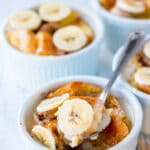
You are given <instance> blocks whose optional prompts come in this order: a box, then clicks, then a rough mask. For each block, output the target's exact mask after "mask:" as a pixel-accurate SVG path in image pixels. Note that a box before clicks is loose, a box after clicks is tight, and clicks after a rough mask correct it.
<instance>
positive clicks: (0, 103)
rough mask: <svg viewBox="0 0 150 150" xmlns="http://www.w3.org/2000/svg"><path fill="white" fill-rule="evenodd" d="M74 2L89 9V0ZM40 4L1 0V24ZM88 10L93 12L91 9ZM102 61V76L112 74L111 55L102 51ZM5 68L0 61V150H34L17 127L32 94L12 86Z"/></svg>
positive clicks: (39, 0) (37, 0) (26, 0)
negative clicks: (13, 14)
mask: <svg viewBox="0 0 150 150" xmlns="http://www.w3.org/2000/svg"><path fill="white" fill-rule="evenodd" d="M72 1H73V0H72ZM74 1H76V2H77V3H80V4H81V3H82V6H83V7H87V0H82V1H81V0H74ZM38 2H41V0H0V23H1V21H2V20H3V19H4V18H5V17H6V16H7V15H8V14H9V13H10V12H11V11H13V10H16V9H18V8H19V6H23V5H24V6H25V5H26V6H28V5H30V4H31V3H38ZM85 2H86V3H85ZM80 6H81V5H80ZM88 10H89V11H91V8H89V9H88ZM1 44H3V43H0V45H1ZM106 56H107V57H106ZM2 57H3V56H1V57H0V59H2ZM101 60H102V61H101V64H100V74H101V75H103V76H105V75H106V74H107V75H108V74H110V72H111V71H110V70H111V68H110V65H109V64H111V63H110V62H111V60H112V55H111V53H109V52H108V51H106V50H105V49H102V50H101ZM4 68H5V65H4V64H2V62H1V61H0V150H10V149H12V150H32V148H31V147H29V144H28V143H27V142H26V141H25V140H23V139H22V137H21V136H20V133H19V130H18V126H17V115H18V110H19V108H20V106H21V105H22V103H23V102H24V100H25V99H26V97H27V96H28V95H29V94H31V93H30V92H27V91H25V90H24V89H21V88H19V87H16V85H15V84H12V83H11V81H9V79H8V78H7V72H5V76H4V70H5V69H4ZM108 72H109V73H108ZM34 150H35V149H34Z"/></svg>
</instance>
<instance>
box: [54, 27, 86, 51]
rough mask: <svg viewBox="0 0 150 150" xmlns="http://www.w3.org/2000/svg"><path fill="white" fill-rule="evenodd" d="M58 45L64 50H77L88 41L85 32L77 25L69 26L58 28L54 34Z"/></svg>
mask: <svg viewBox="0 0 150 150" xmlns="http://www.w3.org/2000/svg"><path fill="white" fill-rule="evenodd" d="M53 41H54V44H55V45H56V47H58V48H59V49H60V50H62V51H68V52H71V51H76V50H79V49H81V48H82V47H84V46H85V45H86V43H87V37H86V35H85V33H84V32H83V31H82V30H81V29H80V28H79V27H77V26H73V25H72V26H67V27H64V28H61V29H59V30H57V31H56V32H55V34H54V36H53Z"/></svg>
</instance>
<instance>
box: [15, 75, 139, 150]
mask: <svg viewBox="0 0 150 150" xmlns="http://www.w3.org/2000/svg"><path fill="white" fill-rule="evenodd" d="M70 81H84V82H88V83H93V84H96V85H99V86H102V87H103V86H105V84H106V83H107V80H106V79H104V78H100V77H90V76H74V77H68V78H62V79H59V80H57V81H56V80H55V81H53V82H51V83H49V84H48V85H47V86H45V87H42V88H41V89H40V90H38V91H37V92H35V93H34V94H33V95H32V96H31V97H29V98H28V99H27V100H26V101H25V103H24V104H23V105H22V108H21V109H20V112H19V117H18V124H19V129H20V131H21V135H22V137H23V139H24V141H26V143H27V144H28V145H29V144H30V145H31V146H32V147H33V149H36V150H38V149H39V150H44V149H45V147H44V146H43V145H41V144H40V143H38V142H36V141H35V140H33V139H32V137H31V136H30V134H29V131H30V130H31V120H32V114H33V112H34V111H35V109H36V106H37V105H38V104H39V102H40V100H41V99H42V98H44V96H45V95H46V94H47V93H48V92H49V91H50V90H53V89H55V88H58V87H60V86H61V85H63V84H65V83H68V82H70ZM112 92H113V93H114V95H116V96H117V97H118V98H119V102H120V104H121V106H122V107H123V108H124V110H125V112H126V114H127V117H128V118H129V119H130V120H131V121H132V124H133V127H132V130H131V132H130V133H129V135H128V136H127V137H126V138H125V139H124V140H123V141H121V142H120V143H119V144H117V145H116V146H114V147H112V148H110V149H109V150H127V149H129V150H136V144H137V138H138V135H139V132H140V130H141V125H142V109H141V106H140V103H139V102H138V100H137V99H136V97H135V96H134V95H132V94H131V93H130V92H129V91H127V90H125V89H123V90H122V89H120V88H119V87H118V86H114V88H113V90H112Z"/></svg>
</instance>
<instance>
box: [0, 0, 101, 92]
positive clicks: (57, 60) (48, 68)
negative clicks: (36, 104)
mask: <svg viewBox="0 0 150 150" xmlns="http://www.w3.org/2000/svg"><path fill="white" fill-rule="evenodd" d="M65 2H66V3H67V1H65ZM67 5H69V6H70V7H71V8H73V9H74V10H76V11H77V12H79V14H80V15H81V16H82V17H83V19H84V20H85V21H86V22H87V23H88V24H89V25H90V26H91V27H92V29H93V31H94V34H95V39H94V41H93V42H92V43H91V44H90V45H89V46H87V47H85V48H84V49H82V50H80V51H78V52H75V53H73V54H69V55H64V56H58V57H57V56H44V57H40V56H36V55H30V54H25V53H22V52H20V51H19V50H16V49H15V48H13V47H12V46H11V45H10V44H9V43H8V41H7V39H6V37H5V23H6V21H4V22H3V24H2V26H1V28H0V40H1V43H2V45H1V46H2V50H3V52H5V55H4V56H5V68H6V72H7V76H8V78H11V79H12V80H13V81H14V84H16V85H19V86H20V87H23V88H26V89H35V88H38V87H39V86H40V85H43V84H45V83H46V82H48V81H51V80H53V79H57V78H59V77H62V76H70V75H86V74H87V75H88V74H89V75H94V74H96V73H98V70H99V68H98V65H99V50H100V47H101V44H102V41H103V36H104V26H103V23H102V22H101V20H99V18H98V17H97V16H96V14H94V13H93V12H91V11H90V12H89V11H87V10H86V9H83V8H81V7H80V6H78V5H74V3H72V2H70V1H69V0H68V3H67ZM34 6H35V5H32V6H31V8H32V7H34ZM20 9H21V8H20ZM22 9H24V8H22Z"/></svg>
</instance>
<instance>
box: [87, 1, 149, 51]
mask: <svg viewBox="0 0 150 150" xmlns="http://www.w3.org/2000/svg"><path fill="white" fill-rule="evenodd" d="M90 4H91V5H92V8H93V9H94V10H95V11H96V12H97V13H98V14H99V15H100V16H101V17H102V19H103V21H104V23H105V28H106V42H107V43H106V46H107V48H108V49H109V50H110V51H112V52H115V51H116V50H117V49H118V48H119V47H120V45H122V44H123V43H124V41H125V40H126V38H127V36H128V34H129V33H130V32H132V31H138V30H144V31H145V32H146V33H150V19H149V20H148V19H133V18H125V17H120V16H116V15H113V14H111V13H110V12H108V11H107V10H106V9H104V8H103V7H102V6H101V5H100V3H99V2H98V0H90Z"/></svg>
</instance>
